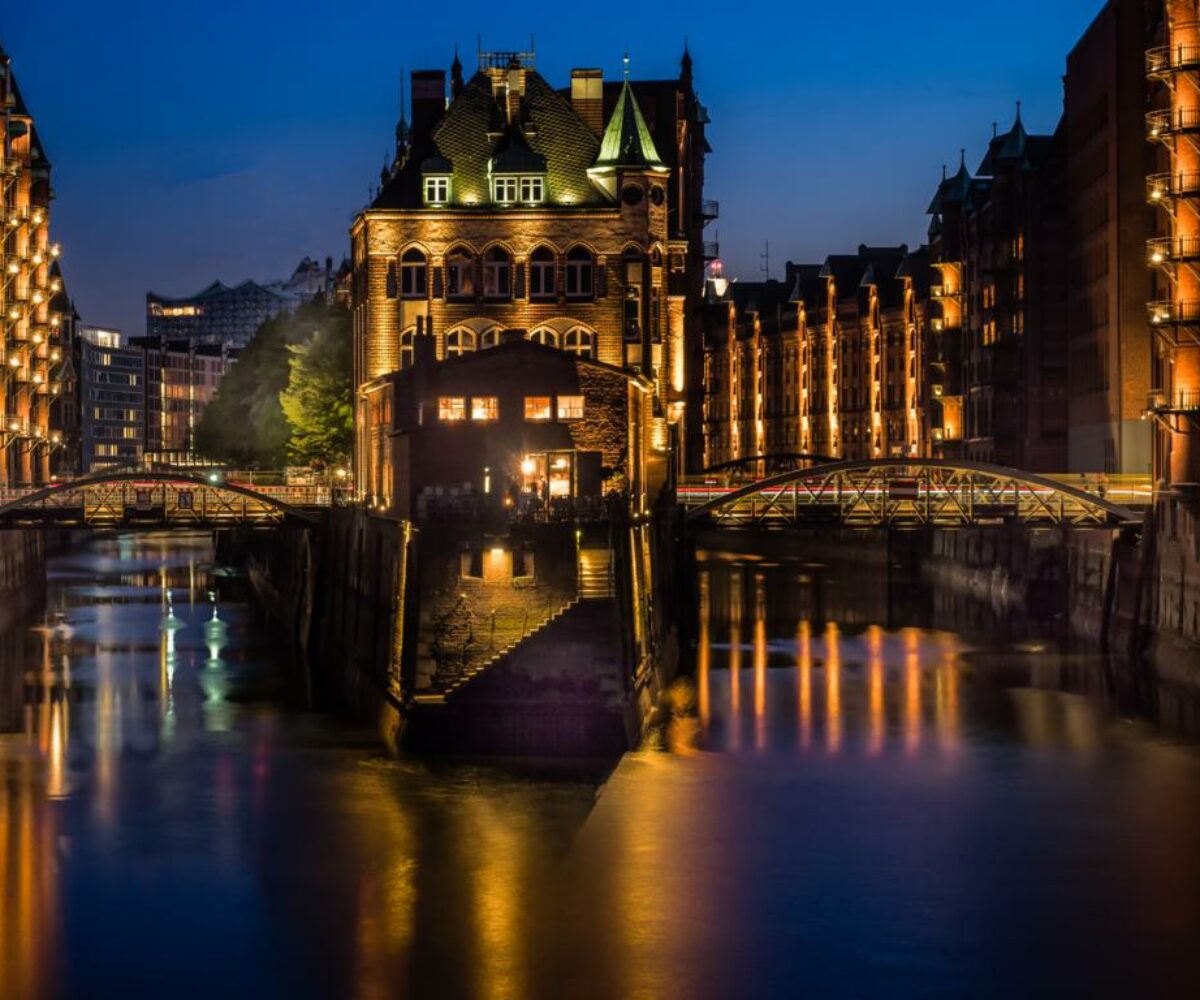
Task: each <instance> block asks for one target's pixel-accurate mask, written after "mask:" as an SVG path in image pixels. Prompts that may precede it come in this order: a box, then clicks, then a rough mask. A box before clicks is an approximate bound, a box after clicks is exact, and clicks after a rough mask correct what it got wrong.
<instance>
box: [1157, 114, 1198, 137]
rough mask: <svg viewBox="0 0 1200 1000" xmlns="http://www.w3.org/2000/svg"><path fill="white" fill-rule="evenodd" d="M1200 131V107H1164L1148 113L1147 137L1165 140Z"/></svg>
mask: <svg viewBox="0 0 1200 1000" xmlns="http://www.w3.org/2000/svg"><path fill="white" fill-rule="evenodd" d="M1195 132H1200V108H1163V109H1161V110H1159V111H1151V112H1150V113H1149V114H1147V115H1146V137H1147V138H1149V139H1157V140H1158V141H1159V142H1165V141H1166V140H1167V139H1170V138H1172V137H1173V136H1177V135H1185V134H1191V133H1195Z"/></svg>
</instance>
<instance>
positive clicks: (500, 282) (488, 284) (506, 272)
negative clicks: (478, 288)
mask: <svg viewBox="0 0 1200 1000" xmlns="http://www.w3.org/2000/svg"><path fill="white" fill-rule="evenodd" d="M512 287H513V258H512V254H510V253H509V252H508V251H507V250H505V249H504V247H501V246H492V247H488V249H487V250H485V251H484V254H483V297H484V298H485V299H498V300H504V299H511V298H512Z"/></svg>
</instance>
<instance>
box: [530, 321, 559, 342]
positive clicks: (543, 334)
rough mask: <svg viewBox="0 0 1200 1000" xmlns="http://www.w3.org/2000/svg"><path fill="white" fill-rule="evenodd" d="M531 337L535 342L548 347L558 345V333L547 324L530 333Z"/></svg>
mask: <svg viewBox="0 0 1200 1000" xmlns="http://www.w3.org/2000/svg"><path fill="white" fill-rule="evenodd" d="M529 339H530V340H532V341H533V342H534V343H535V344H544V345H545V346H546V347H557V346H558V334H557V333H555V332H554V331H553V330H551V329H550V328H549V327H547V326H543V327H540V328H539V329H537V330H534V331H533V332H532V333H531V334H530V335H529Z"/></svg>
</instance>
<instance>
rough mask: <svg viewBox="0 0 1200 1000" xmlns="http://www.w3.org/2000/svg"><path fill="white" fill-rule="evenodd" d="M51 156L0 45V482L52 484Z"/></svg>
mask: <svg viewBox="0 0 1200 1000" xmlns="http://www.w3.org/2000/svg"><path fill="white" fill-rule="evenodd" d="M52 197H53V191H52V189H51V187H50V161H49V160H48V159H47V157H46V151H45V149H44V148H43V146H42V141H41V137H40V135H39V134H38V131H37V128H36V126H35V125H34V120H33V116H32V115H31V113H30V111H29V108H28V106H27V105H26V103H25V100H24V98H23V97H22V96H21V91H20V88H19V87H18V86H17V80H16V76H15V75H14V74H13V70H12V61H11V60H10V59H9V57H8V56H7V55H6V54H5V52H4V51H3V49H0V486H16V485H37V484H41V483H46V482H49V481H50V478H51V475H52V474H53V472H54V466H55V463H54V454H55V452H56V451H58V450H59V449H60V448H61V447H62V445H63V441H64V434H63V431H62V429H61V427H60V426H59V424H60V420H59V415H58V414H57V412H56V411H58V410H59V408H60V400H61V399H63V398H64V397H66V396H69V395H70V393H69V392H64V388H63V386H64V381H63V380H64V376H65V375H69V369H70V365H69V354H70V346H71V345H70V344H69V343H64V338H65V337H66V336H67V335H68V334H69V328H68V327H69V320H70V315H69V314H68V315H67V316H65V317H64V315H63V313H62V311H61V310H60V308H59V307H60V305H61V302H62V300H61V297H60V294H59V293H60V292H61V291H62V276H61V274H59V273H57V271H56V270H55V267H54V264H55V260H56V258H57V257H58V253H59V248H58V244H56V243H52V242H51V241H50V200H51V198H52Z"/></svg>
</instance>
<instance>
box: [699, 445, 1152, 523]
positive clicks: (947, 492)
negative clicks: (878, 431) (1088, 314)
mask: <svg viewBox="0 0 1200 1000" xmlns="http://www.w3.org/2000/svg"><path fill="white" fill-rule="evenodd" d="M684 503H685V505H687V506H690V508H691V509H690V510H689V511H688V513H687V518H688V520H699V519H701V518H710V519H712V520H716V521H718V522H720V523H724V524H728V525H747V526H749V525H770V524H777V525H788V524H796V523H803V522H805V521H814V520H817V521H821V520H823V521H831V520H836V521H840V522H841V523H843V524H847V525H851V526H858V527H884V526H891V525H895V526H918V525H929V526H941V527H964V526H968V525H975V524H994V523H996V522H997V521H1004V520H1017V521H1022V522H1026V523H1030V524H1043V525H1050V524H1059V525H1089V526H1118V525H1124V524H1131V523H1138V522H1140V520H1141V517H1140V515H1139V514H1137V513H1136V512H1135V511H1134V510H1132V509H1130V508H1128V507H1125V506H1122V505H1121V504H1117V503H1113V502H1112V501H1110V500H1108V499H1106V498H1105V497H1102V496H1098V495H1096V494H1094V493H1088V492H1086V491H1085V490H1081V489H1078V488H1077V487H1074V486H1071V485H1069V484H1066V483H1061V482H1058V481H1057V480H1054V479H1050V478H1048V477H1046V476H1040V475H1038V474H1036V473H1031V472H1023V471H1021V470H1019V469H1010V468H1005V467H1003V466H998V465H988V464H985V463H983V462H971V461H967V460H957V459H932V458H930V459H911V458H885V459H871V460H861V461H840V462H830V463H826V464H822V465H816V466H813V467H812V468H808V469H796V470H792V471H790V472H783V473H780V474H779V475H775V476H768V477H766V478H764V479H760V480H758V481H757V482H754V483H749V484H747V485H745V486H741V487H738V488H736V489H731V490H728V491H726V492H720V493H717V495H706V492H705V491H704V490H695V489H693V490H690V491H689V494H688V495H687V496H685V497H684Z"/></svg>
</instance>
